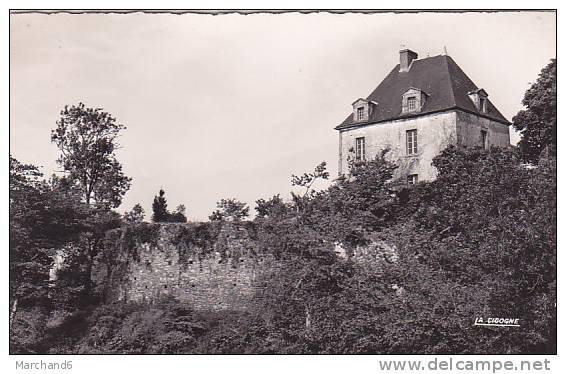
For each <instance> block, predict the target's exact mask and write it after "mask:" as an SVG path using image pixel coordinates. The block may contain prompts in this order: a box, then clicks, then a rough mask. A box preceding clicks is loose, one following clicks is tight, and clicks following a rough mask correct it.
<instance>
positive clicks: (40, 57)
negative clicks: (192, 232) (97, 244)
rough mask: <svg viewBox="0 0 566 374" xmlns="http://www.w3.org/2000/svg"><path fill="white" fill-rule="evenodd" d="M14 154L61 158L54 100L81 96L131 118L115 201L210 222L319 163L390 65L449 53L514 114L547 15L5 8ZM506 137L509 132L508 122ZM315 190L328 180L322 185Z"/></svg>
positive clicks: (549, 46)
mask: <svg viewBox="0 0 566 374" xmlns="http://www.w3.org/2000/svg"><path fill="white" fill-rule="evenodd" d="M10 22H11V23H10V43H11V45H10V83H11V85H10V111H11V112H10V152H11V154H12V155H13V156H14V157H16V158H17V159H19V160H20V161H22V162H25V163H33V164H35V165H38V166H43V168H42V171H43V172H44V173H45V174H46V175H50V174H51V173H53V171H54V170H56V169H57V166H56V164H55V160H56V158H57V156H58V150H57V148H56V147H55V145H53V144H51V143H50V132H51V130H52V129H54V128H55V127H56V124H55V121H56V120H57V119H58V118H59V112H60V110H61V109H62V108H63V107H64V106H65V105H66V104H69V105H71V104H77V103H78V102H84V103H85V104H86V105H87V106H91V107H101V108H103V109H104V110H105V111H108V112H109V113H111V114H112V115H113V116H114V117H116V118H117V120H118V122H119V123H122V124H123V125H125V126H126V127H127V130H125V131H124V132H123V134H122V136H121V138H120V140H119V141H120V144H121V146H122V149H120V150H119V151H118V159H119V161H120V162H121V163H122V165H123V167H124V172H125V174H126V175H128V176H130V177H132V178H133V181H132V187H131V189H130V190H129V191H128V193H127V194H126V196H125V198H124V201H123V204H122V206H121V207H120V208H119V211H124V210H129V209H131V207H132V206H133V205H134V204H135V203H137V202H139V203H141V204H142V206H143V207H144V209H145V210H146V218H149V217H150V215H151V203H152V201H153V196H154V195H155V194H156V193H157V191H158V190H159V188H160V187H163V188H164V189H165V192H166V197H167V199H168V204H169V207H170V209H173V208H174V207H176V206H177V205H178V204H181V203H182V204H185V206H186V207H187V213H188V217H189V219H190V220H206V219H207V217H208V215H209V214H210V213H211V212H212V211H213V210H214V209H215V206H216V202H217V201H218V200H220V199H221V198H229V197H234V198H238V199H240V200H242V201H245V202H247V203H248V204H250V208H251V210H253V207H254V206H255V204H254V201H255V200H257V199H258V198H268V197H271V196H272V195H274V194H277V193H280V194H281V196H282V197H284V198H288V197H289V191H290V178H291V174H300V173H303V172H305V171H310V170H312V169H313V168H314V167H315V166H316V165H317V164H318V163H319V162H321V161H323V160H325V161H327V163H328V168H329V171H330V172H331V176H332V177H336V174H337V166H338V165H337V163H338V155H337V153H338V134H337V132H336V131H335V130H333V128H334V127H335V126H336V125H338V124H339V123H340V122H341V121H342V120H343V119H344V118H345V117H346V116H347V115H348V114H349V112H350V111H351V106H350V104H351V103H352V102H353V101H354V100H355V99H357V98H358V97H366V96H367V95H368V94H369V93H370V92H371V91H372V90H373V89H374V88H375V87H376V86H377V85H378V84H379V82H381V80H382V79H383V78H384V77H385V76H386V75H387V73H389V71H390V70H391V69H392V68H393V67H394V66H395V65H396V64H397V63H398V60H399V55H398V51H399V49H401V46H402V45H404V46H405V47H406V48H410V49H412V50H414V51H415V52H417V53H418V54H419V57H427V56H435V55H438V54H441V53H442V49H443V47H444V46H446V49H447V51H448V54H449V55H450V56H452V58H453V59H454V60H455V61H456V63H457V64H458V65H459V66H460V67H461V68H462V69H463V70H464V72H466V74H467V75H468V76H469V77H470V78H471V79H472V80H473V81H474V83H476V85H478V86H479V87H482V88H484V89H486V91H487V92H488V93H489V97H490V99H491V101H492V102H493V103H494V104H495V105H496V106H497V108H498V109H499V110H500V111H501V112H502V113H503V115H505V117H506V118H507V119H508V120H511V118H512V117H513V116H514V115H515V114H516V113H517V111H518V110H520V109H521V108H522V107H521V100H522V97H523V94H524V92H525V90H526V89H527V88H528V87H529V85H530V83H532V82H534V81H535V80H536V78H537V76H538V73H539V72H540V70H541V69H542V68H543V67H544V66H545V65H546V64H548V63H549V62H550V59H551V58H555V56H556V49H555V46H556V25H555V14H554V13H549V12H546V13H542V12H512V13H445V14H442V13H418V14H393V13H388V14H383V13H381V14H352V13H349V14H329V13H315V14H306V15H304V14H298V13H289V14H255V15H245V16H244V15H238V14H230V15H216V16H211V15H197V14H184V15H172V14H142V13H135V14H75V15H69V14H55V15H44V14H12V15H11V16H10ZM511 139H512V142H513V143H515V142H516V141H517V140H518V137H517V135H516V134H514V133H513V132H512V135H511ZM320 187H322V185H321V186H320Z"/></svg>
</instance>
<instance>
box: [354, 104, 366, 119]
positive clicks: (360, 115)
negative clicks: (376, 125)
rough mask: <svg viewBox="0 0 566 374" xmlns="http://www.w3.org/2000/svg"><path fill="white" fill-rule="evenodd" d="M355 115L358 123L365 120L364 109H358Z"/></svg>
mask: <svg viewBox="0 0 566 374" xmlns="http://www.w3.org/2000/svg"><path fill="white" fill-rule="evenodd" d="M356 115H357V117H356V120H358V121H363V120H365V119H366V109H365V108H364V107H360V108H358V109H357V112H356Z"/></svg>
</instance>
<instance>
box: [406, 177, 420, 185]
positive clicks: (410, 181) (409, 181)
mask: <svg viewBox="0 0 566 374" xmlns="http://www.w3.org/2000/svg"><path fill="white" fill-rule="evenodd" d="M418 181H419V175H418V174H411V175H408V176H407V184H408V185H409V186H412V185H414V184H417V182H418Z"/></svg>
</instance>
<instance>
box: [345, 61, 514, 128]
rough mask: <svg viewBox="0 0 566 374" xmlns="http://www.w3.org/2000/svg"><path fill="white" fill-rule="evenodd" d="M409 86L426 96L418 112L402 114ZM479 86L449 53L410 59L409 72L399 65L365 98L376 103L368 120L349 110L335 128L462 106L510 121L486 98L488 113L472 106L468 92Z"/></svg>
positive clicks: (497, 119)
mask: <svg viewBox="0 0 566 374" xmlns="http://www.w3.org/2000/svg"><path fill="white" fill-rule="evenodd" d="M409 88H418V89H420V90H422V91H424V92H425V93H426V94H427V95H428V96H427V99H426V102H425V104H424V106H423V107H422V109H421V111H420V112H417V113H414V112H413V113H405V114H401V99H402V95H403V94H404V93H405V92H407V90H408V89H409ZM477 89H478V87H477V86H476V85H475V84H474V82H472V80H471V79H470V78H468V76H467V75H466V73H464V72H463V71H462V69H460V67H459V66H458V65H457V64H456V63H455V62H454V60H452V58H451V57H450V56H434V57H427V58H423V59H420V60H413V62H412V64H411V68H410V69H409V71H408V72H403V73H400V72H399V65H397V66H395V67H394V68H393V70H391V72H390V73H389V74H388V75H387V77H385V79H384V80H383V81H382V82H381V83H380V84H379V86H377V88H376V89H375V90H374V91H373V92H372V93H371V94H370V95H369V96H368V97H367V100H368V101H375V102H377V106H376V108H375V109H374V110H373V112H372V114H371V116H370V118H369V119H368V121H363V122H359V121H354V117H353V113H351V114H350V115H349V116H348V117H347V118H346V119H345V120H344V121H343V122H342V123H341V124H340V125H338V126H337V127H336V128H335V129H336V130H341V129H344V128H349V127H355V126H363V125H367V124H370V123H377V122H384V121H390V120H395V119H401V118H410V117H416V116H421V115H423V114H429V113H434V112H440V111H445V110H450V109H461V110H463V111H466V112H471V113H474V114H477V115H479V116H482V117H487V118H490V119H493V120H495V121H499V122H501V123H504V124H506V125H510V122H509V121H507V119H505V117H504V116H503V115H502V114H501V113H500V112H499V110H497V108H496V107H495V106H494V105H493V104H492V103H491V102H490V101H489V99H488V100H487V113H482V112H480V111H479V110H478V109H477V108H476V106H475V105H474V103H473V101H472V99H471V98H470V97H469V96H468V92H471V91H474V90H477Z"/></svg>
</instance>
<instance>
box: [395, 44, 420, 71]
mask: <svg viewBox="0 0 566 374" xmlns="http://www.w3.org/2000/svg"><path fill="white" fill-rule="evenodd" d="M418 57H419V55H418V54H416V53H415V52H413V51H411V50H410V49H403V50H401V51H399V59H400V65H399V72H401V73H403V72H406V71H409V67H410V66H411V62H412V61H413V60H416V59H417V58H418Z"/></svg>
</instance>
